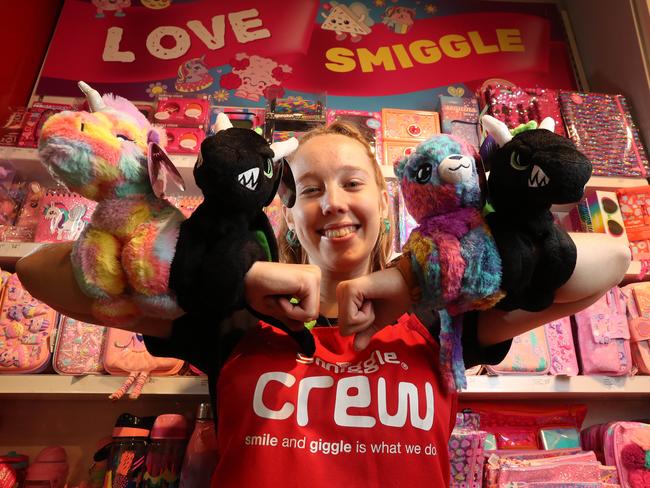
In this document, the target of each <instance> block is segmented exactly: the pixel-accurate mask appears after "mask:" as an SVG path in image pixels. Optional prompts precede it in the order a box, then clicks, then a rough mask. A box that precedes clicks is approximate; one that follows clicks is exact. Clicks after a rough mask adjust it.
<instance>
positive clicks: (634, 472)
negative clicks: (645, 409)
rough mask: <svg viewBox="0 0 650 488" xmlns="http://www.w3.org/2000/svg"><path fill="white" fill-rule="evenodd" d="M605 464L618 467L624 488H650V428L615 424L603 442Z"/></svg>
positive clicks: (635, 423) (638, 423)
mask: <svg viewBox="0 0 650 488" xmlns="http://www.w3.org/2000/svg"><path fill="white" fill-rule="evenodd" d="M603 450H604V452H605V461H606V463H607V464H609V465H613V466H616V469H617V470H618V476H619V480H620V483H621V487H622V488H647V487H648V486H650V468H649V467H648V465H647V460H648V459H650V424H643V423H641V422H614V423H612V424H610V425H609V428H608V429H607V431H606V433H605V438H604V441H603Z"/></svg>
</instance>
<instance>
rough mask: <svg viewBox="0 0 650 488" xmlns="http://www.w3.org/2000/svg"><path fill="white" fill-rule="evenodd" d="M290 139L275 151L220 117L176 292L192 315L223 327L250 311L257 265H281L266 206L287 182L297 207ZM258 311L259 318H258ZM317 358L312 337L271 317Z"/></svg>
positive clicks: (206, 154)
mask: <svg viewBox="0 0 650 488" xmlns="http://www.w3.org/2000/svg"><path fill="white" fill-rule="evenodd" d="M297 145H298V141H297V140H296V139H290V140H288V141H283V142H278V143H274V144H271V145H269V143H268V142H267V141H266V140H265V139H264V138H263V137H262V136H260V135H259V134H257V133H256V132H255V131H253V130H250V129H243V128H237V127H233V126H232V124H231V123H230V121H229V120H228V117H227V116H226V115H225V114H219V117H218V119H217V124H216V132H215V133H214V134H213V135H210V136H208V137H207V138H206V139H205V140H204V141H203V143H202V144H201V152H200V153H199V156H198V159H197V162H196V164H195V166H194V179H195V181H196V184H197V186H198V187H199V188H200V189H201V191H202V192H203V197H204V200H203V202H202V203H201V204H200V205H199V206H198V207H197V209H196V210H195V211H194V213H193V214H192V215H191V216H190V218H188V219H187V220H186V221H184V222H183V223H182V224H181V228H180V235H179V238H178V243H177V245H176V253H175V255H174V259H173V261H172V264H171V271H170V278H169V286H170V288H171V289H172V290H173V291H174V292H175V293H176V297H177V300H178V304H179V305H180V307H181V308H182V309H183V310H185V311H186V312H187V313H190V314H192V315H194V316H196V317H199V318H201V319H206V321H207V320H209V321H210V322H211V323H215V321H218V320H219V319H222V318H224V317H226V316H228V315H230V314H231V313H232V312H234V311H235V310H239V309H242V308H244V307H245V305H246V304H245V300H244V276H245V274H246V273H247V272H248V270H249V268H250V267H251V266H252V265H253V263H254V262H255V261H277V260H278V248H277V242H276V240H275V236H274V234H273V229H272V227H271V224H270V223H269V220H268V218H267V217H266V214H265V213H264V212H263V210H262V209H263V207H265V206H267V205H269V204H270V203H271V201H272V200H273V198H274V197H275V194H276V192H277V191H278V188H279V187H280V183H281V182H283V186H282V189H284V190H286V191H281V192H280V195H281V197H283V203H284V204H285V205H287V206H292V205H293V203H294V200H295V183H294V182H293V176H292V175H291V172H290V169H289V167H288V165H287V163H286V161H285V160H284V156H285V155H287V154H289V153H291V152H292V151H293V150H295V149H296V147H297ZM253 312H254V311H253ZM256 315H258V316H259V317H260V318H261V319H263V320H264V321H266V322H268V323H270V324H271V325H274V326H276V327H278V328H281V329H282V330H284V331H285V332H287V334H289V335H290V336H291V337H292V338H293V339H295V340H296V342H297V343H298V345H299V346H300V349H301V352H302V353H303V354H306V355H308V356H312V355H313V353H314V350H315V345H314V339H313V336H312V335H311V332H309V330H307V329H304V330H301V331H300V332H295V331H292V330H290V329H289V328H287V327H286V326H285V325H284V324H282V323H281V322H279V321H278V320H275V319H273V318H271V317H267V316H262V315H260V314H257V313H256Z"/></svg>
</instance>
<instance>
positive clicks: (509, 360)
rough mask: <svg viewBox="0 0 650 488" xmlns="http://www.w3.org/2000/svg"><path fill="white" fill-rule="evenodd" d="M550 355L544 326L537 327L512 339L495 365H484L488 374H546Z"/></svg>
mask: <svg viewBox="0 0 650 488" xmlns="http://www.w3.org/2000/svg"><path fill="white" fill-rule="evenodd" d="M549 369H550V357H549V353H548V344H547V341H546V334H545V332H544V326H541V327H537V328H536V329H533V330H530V331H528V332H526V333H524V334H521V335H518V336H517V337H515V338H514V339H513V340H512V346H511V347H510V351H509V352H508V354H507V355H506V357H505V358H504V360H503V361H501V362H500V363H499V364H497V365H496V366H489V365H488V366H486V370H487V372H488V374H492V375H509V374H547V373H548V372H549Z"/></svg>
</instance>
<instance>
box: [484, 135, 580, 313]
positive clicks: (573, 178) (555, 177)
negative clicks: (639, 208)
mask: <svg viewBox="0 0 650 488" xmlns="http://www.w3.org/2000/svg"><path fill="white" fill-rule="evenodd" d="M487 164H488V165H489V167H490V176H489V178H488V190H489V199H490V203H491V204H492V206H493V208H494V210H495V212H493V213H491V214H488V215H487V217H486V220H487V222H488V224H489V226H490V228H491V230H492V233H493V235H494V239H495V241H496V243H497V247H498V249H499V253H500V254H501V260H502V265H503V281H502V288H503V289H504V290H505V291H506V292H507V295H506V297H505V298H504V299H503V300H501V301H500V302H499V303H498V304H497V307H498V308H501V309H504V310H514V309H517V308H521V309H524V310H529V311H539V310H543V309H544V308H546V307H548V306H549V305H550V304H551V303H553V299H554V297H555V290H556V289H557V288H559V287H560V286H562V285H563V284H564V283H566V282H567V280H568V279H569V278H570V277H571V274H572V273H573V270H574V268H575V263H576V248H575V244H574V243H573V240H572V239H571V238H570V237H569V235H568V234H567V233H566V232H565V231H564V230H563V229H561V228H559V227H558V226H556V225H555V224H554V223H553V215H552V214H551V211H550V208H551V205H554V204H565V203H572V202H577V201H578V200H580V198H581V197H582V194H583V190H584V186H585V185H586V184H587V181H588V180H589V178H590V177H591V171H592V167H591V162H590V161H589V160H588V159H587V158H586V157H585V156H584V155H583V154H582V153H581V152H580V151H578V150H577V149H576V147H575V145H574V144H573V143H572V142H571V141H570V140H569V139H566V138H565V137H562V136H559V135H557V134H554V133H553V132H550V131H549V130H546V129H535V130H529V131H524V132H521V133H519V134H517V135H516V136H514V137H513V139H512V140H511V141H509V142H508V143H506V144H505V145H504V146H503V147H501V148H498V149H496V150H495V151H494V152H492V153H491V154H490V155H489V156H488V161H487ZM535 167H538V168H541V170H542V171H543V172H544V174H545V175H546V178H547V184H546V185H539V183H542V178H543V176H540V174H539V173H538V177H537V178H536V179H535V178H534V177H533V176H534V174H535ZM535 180H537V181H535ZM531 182H532V186H531ZM535 183H537V186H535Z"/></svg>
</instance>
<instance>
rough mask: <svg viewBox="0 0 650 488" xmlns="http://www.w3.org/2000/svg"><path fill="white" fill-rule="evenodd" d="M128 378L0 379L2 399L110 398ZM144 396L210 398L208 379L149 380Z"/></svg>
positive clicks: (38, 376) (36, 376)
mask: <svg viewBox="0 0 650 488" xmlns="http://www.w3.org/2000/svg"><path fill="white" fill-rule="evenodd" d="M125 379H126V377H125V376H110V375H87V376H63V375H57V374H34V375H18V374H16V375H1V376H0V395H9V396H13V395H21V396H22V395H30V396H32V395H33V396H43V395H47V396H52V395H53V396H61V395H63V396H67V395H90V396H94V395H110V394H111V393H113V392H114V391H115V390H117V389H118V388H119V387H120V386H121V385H122V383H123V382H124V380H125ZM142 394H143V395H208V381H207V378H206V377H196V376H160V377H152V378H149V381H148V382H147V384H146V385H145V386H144V389H143V393H142Z"/></svg>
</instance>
